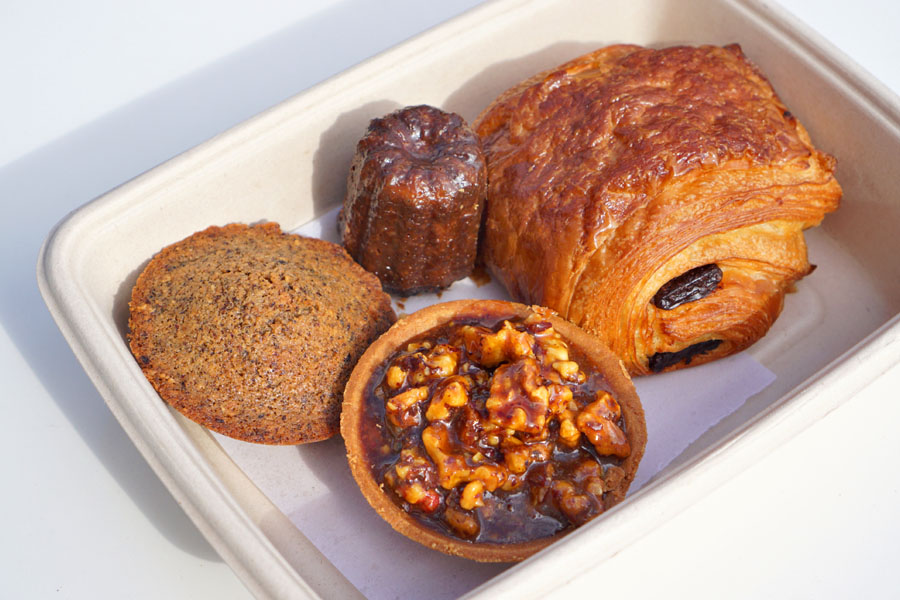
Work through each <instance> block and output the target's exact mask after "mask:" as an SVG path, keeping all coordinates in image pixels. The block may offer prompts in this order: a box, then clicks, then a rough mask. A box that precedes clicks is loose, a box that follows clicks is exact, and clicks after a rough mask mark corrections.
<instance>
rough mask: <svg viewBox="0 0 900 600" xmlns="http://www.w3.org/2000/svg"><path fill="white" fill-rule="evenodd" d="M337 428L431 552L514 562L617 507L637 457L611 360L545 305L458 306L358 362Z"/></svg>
mask: <svg viewBox="0 0 900 600" xmlns="http://www.w3.org/2000/svg"><path fill="white" fill-rule="evenodd" d="M341 435H342V436H343V437H344V441H345V443H346V446H347V456H348V460H349V464H350V468H351V471H352V473H353V476H354V478H355V479H356V481H357V483H358V484H359V486H360V489H361V490H362V492H363V495H364V496H365V497H366V499H367V500H368V501H369V503H370V504H371V505H372V507H373V508H375V510H376V511H377V512H378V514H379V515H380V516H381V517H383V518H384V519H385V520H386V521H387V522H388V523H390V524H391V525H392V526H393V527H394V529H396V530H397V531H399V532H400V533H402V534H404V535H406V536H407V537H409V538H411V539H413V540H415V541H417V542H420V543H421V544H423V545H425V546H427V547H429V548H433V549H436V550H440V551H442V552H445V553H448V554H452V555H456V556H462V557H466V558H470V559H473V560H479V561H486V562H511V561H518V560H522V559H524V558H526V557H528V556H530V555H531V554H533V553H534V552H536V551H537V550H540V549H541V548H543V547H544V546H546V545H547V544H549V543H550V542H552V541H553V540H555V539H558V538H559V537H560V536H562V535H565V534H566V533H568V532H570V531H571V530H573V529H574V528H576V527H578V526H580V525H582V524H584V523H586V522H588V521H590V520H591V519H593V518H595V517H597V516H598V515H600V514H601V513H603V512H604V511H605V510H607V509H608V508H610V507H611V506H613V505H614V504H616V503H618V502H620V501H621V500H622V499H623V498H624V497H625V493H626V491H627V490H628V487H629V485H630V484H631V481H632V480H633V478H634V475H635V472H636V471H637V467H638V464H639V463H640V460H641V457H642V455H643V452H644V446H645V444H646V439H647V432H646V426H645V422H644V412H643V408H642V407H641V403H640V400H639V399H638V397H637V394H636V393H635V390H634V386H633V385H632V383H631V379H630V378H629V377H628V374H627V373H626V371H625V369H624V367H623V366H622V363H621V361H620V360H619V359H618V358H616V357H615V356H614V355H613V354H612V353H611V352H610V351H609V350H608V349H607V348H606V347H605V346H604V345H603V344H602V343H600V341H599V340H598V339H597V338H596V337H595V336H592V335H589V334H587V333H585V332H584V331H582V330H581V329H579V328H578V327H576V326H574V325H572V324H571V323H569V322H567V321H565V320H563V319H561V318H559V317H558V316H557V315H556V314H554V313H552V311H549V310H547V309H544V308H539V307H527V306H525V305H522V304H517V303H512V302H503V301H496V300H481V301H479V300H459V301H455V302H445V303H441V304H436V305H432V306H429V307H427V308H425V309H422V310H420V311H418V312H416V313H414V314H412V315H410V316H408V317H404V318H402V319H400V320H399V321H398V322H397V323H396V324H395V325H394V326H393V327H392V328H391V329H389V330H388V331H387V333H385V334H384V335H383V336H381V337H380V338H379V339H378V340H377V341H376V342H375V343H374V344H372V346H370V347H369V348H368V349H367V350H366V352H365V353H364V354H363V356H362V358H360V360H359V362H358V363H357V365H356V367H355V368H354V370H353V373H352V374H351V376H350V380H349V381H348V383H347V387H346V389H345V391H344V404H343V407H342V412H341Z"/></svg>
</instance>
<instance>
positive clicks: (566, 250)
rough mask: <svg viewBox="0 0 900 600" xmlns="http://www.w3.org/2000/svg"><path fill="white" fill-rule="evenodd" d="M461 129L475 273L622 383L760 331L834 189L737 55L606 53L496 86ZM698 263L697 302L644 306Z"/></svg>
mask: <svg viewBox="0 0 900 600" xmlns="http://www.w3.org/2000/svg"><path fill="white" fill-rule="evenodd" d="M475 129H476V132H477V133H478V134H479V136H481V138H482V141H483V142H484V146H485V152H486V157H487V162H488V203H487V215H486V220H485V229H484V234H483V235H484V238H483V247H482V254H483V257H482V258H483V260H484V261H485V263H486V264H487V266H488V268H489V270H490V271H491V273H492V274H493V275H494V276H495V277H496V278H498V279H499V280H500V281H502V282H503V284H504V285H505V286H506V287H507V289H508V290H509V292H510V293H511V295H512V296H513V297H514V298H515V299H517V300H519V301H521V302H525V303H530V304H541V305H544V306H548V307H550V308H552V309H554V310H556V311H557V312H559V313H560V314H561V315H562V316H564V317H567V318H568V319H569V320H571V321H573V322H575V323H576V324H578V325H580V326H582V327H583V328H585V329H587V330H588V331H590V332H592V333H594V334H596V335H598V336H599V337H600V338H602V339H603V341H605V342H606V343H607V345H609V346H610V348H612V349H613V351H614V352H615V353H616V354H618V355H619V356H620V357H621V358H622V360H623V361H624V363H625V365H626V367H627V368H628V369H629V371H630V372H631V373H633V374H643V373H649V372H654V371H661V370H668V369H671V368H679V367H683V366H685V365H687V364H692V365H693V364H699V363H702V362H707V361H709V360H713V359H715V358H720V357H722V356H725V355H728V354H732V353H734V352H737V351H739V350H741V349H743V348H746V347H747V346H749V345H750V344H752V343H753V342H755V341H756V340H758V339H759V338H760V337H762V336H763V335H764V334H765V333H766V331H767V330H768V329H769V327H770V326H771V325H772V323H773V322H774V320H775V318H776V317H777V316H778V314H779V313H780V311H781V307H782V303H783V299H784V294H785V292H787V291H789V290H790V289H791V288H792V285H793V283H794V282H795V281H797V280H799V279H800V278H802V277H803V276H805V275H807V274H808V273H809V272H810V271H811V267H810V265H809V262H808V260H807V252H806V244H805V241H804V239H803V233H802V231H803V230H804V229H806V228H808V227H811V226H814V225H817V224H818V223H819V222H821V220H822V218H823V217H824V215H825V213H827V212H829V211H832V210H835V209H836V208H837V206H838V202H839V199H840V196H841V189H840V186H839V185H838V183H837V181H836V180H835V178H834V175H833V171H834V166H835V161H834V159H833V158H832V157H831V156H829V155H827V154H825V153H822V152H820V151H818V150H816V149H815V148H814V147H813V145H812V143H811V141H810V139H809V135H808V134H807V132H806V130H805V129H804V128H803V126H802V125H801V124H800V123H799V122H798V121H797V119H795V118H794V117H793V116H792V115H791V113H790V112H789V111H788V110H787V108H786V107H785V105H784V104H783V103H782V102H781V100H780V99H779V98H778V97H777V95H776V94H775V91H774V90H773V89H772V86H771V85H770V84H769V82H768V81H767V80H766V78H765V77H764V76H763V75H762V74H761V73H760V71H759V70H758V69H757V68H756V67H755V66H754V65H753V64H752V63H750V62H749V61H748V60H747V59H746V58H745V57H744V55H743V53H742V52H741V49H740V47H738V46H737V45H730V46H726V47H714V46H703V47H696V48H695V47H672V48H666V49H662V50H651V49H647V48H642V47H639V46H632V45H617V46H610V47H607V48H602V49H600V50H597V51H595V52H593V53H590V54H587V55H585V56H582V57H580V58H577V59H574V60H572V61H570V62H568V63H566V64H564V65H562V66H560V67H558V68H556V69H552V70H550V71H546V72H544V73H541V74H538V75H536V76H534V77H532V78H530V79H528V80H526V81H524V82H522V83H521V84H519V85H518V86H516V87H514V88H512V89H510V90H508V91H506V92H504V93H503V94H502V95H501V96H500V97H498V98H497V99H496V100H494V102H493V103H491V104H490V106H488V107H487V108H486V109H485V110H484V111H483V112H482V114H481V115H480V116H479V118H478V119H477V120H476V122H475ZM705 265H716V266H717V267H718V269H719V271H720V277H721V279H720V281H718V282H717V283H715V285H714V289H711V290H706V292H705V293H706V295H705V296H704V295H702V294H701V296H702V297H700V298H699V299H693V300H690V301H686V302H684V303H682V304H680V305H678V306H676V307H675V308H670V309H664V308H659V307H658V306H657V304H656V303H654V296H657V292H659V290H660V288H661V287H662V286H663V285H664V284H666V283H667V282H669V281H671V280H673V279H675V278H677V277H679V276H681V275H683V274H685V273H686V272H688V271H690V270H691V269H694V268H697V267H703V266H705ZM709 268H710V269H715V267H709Z"/></svg>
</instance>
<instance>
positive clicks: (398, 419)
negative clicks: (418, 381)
mask: <svg viewBox="0 0 900 600" xmlns="http://www.w3.org/2000/svg"><path fill="white" fill-rule="evenodd" d="M426 398H428V388H427V387H424V386H423V387H415V388H410V389H408V390H406V391H405V392H400V393H399V394H397V395H396V396H394V397H393V398H391V399H390V400H388V401H387V403H386V404H385V409H386V413H387V417H388V419H390V421H391V423H393V424H394V425H396V426H397V427H412V426H414V425H417V424H418V423H419V413H418V410H417V407H416V405H417V404H418V403H419V402H422V401H423V400H425V399H426Z"/></svg>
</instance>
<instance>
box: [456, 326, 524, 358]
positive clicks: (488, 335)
mask: <svg viewBox="0 0 900 600" xmlns="http://www.w3.org/2000/svg"><path fill="white" fill-rule="evenodd" d="M455 341H456V342H458V343H460V345H462V346H463V347H465V349H466V352H467V353H468V354H469V356H470V357H471V358H472V360H474V361H475V362H477V363H478V364H480V365H481V366H483V367H495V366H497V365H498V364H500V363H501V362H504V361H510V360H516V359H519V358H524V357H526V356H532V357H533V356H534V350H533V344H534V337H533V336H532V335H531V334H529V333H527V332H524V331H518V330H517V329H515V328H514V327H513V326H512V324H510V322H509V321H504V322H503V326H502V327H501V328H500V330H499V331H497V332H496V333H495V332H493V331H491V330H490V329H488V328H487V327H481V326H479V325H464V326H462V327H460V328H459V332H458V339H457V340H455Z"/></svg>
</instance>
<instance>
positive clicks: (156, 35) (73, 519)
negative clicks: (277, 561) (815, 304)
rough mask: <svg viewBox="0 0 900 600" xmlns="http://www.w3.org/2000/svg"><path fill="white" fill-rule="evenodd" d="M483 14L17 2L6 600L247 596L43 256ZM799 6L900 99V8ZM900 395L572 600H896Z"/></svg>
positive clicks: (3, 322)
mask: <svg viewBox="0 0 900 600" xmlns="http://www.w3.org/2000/svg"><path fill="white" fill-rule="evenodd" d="M474 4H477V2H476V1H475V0H467V1H457V2H441V3H438V2H429V3H425V2H414V1H412V0H402V1H401V0H392V1H385V2H365V1H362V0H344V1H341V2H339V1H331V2H330V1H327V0H316V1H314V2H312V1H307V2H304V3H299V2H289V1H286V0H285V1H276V0H269V1H258V2H254V3H252V4H251V3H249V2H247V3H241V2H235V1H229V0H218V1H212V0H188V1H185V0H182V1H179V2H176V1H174V0H156V1H155V2H153V3H142V4H132V3H127V2H114V1H112V0H109V1H104V0H83V1H82V2H79V3H62V2H51V1H49V0H37V1H26V0H6V1H5V2H3V3H2V4H0V201H2V208H3V217H4V218H3V225H2V226H3V235H2V236H0V382H2V383H0V403H2V404H0V408H2V413H0V414H2V415H3V418H2V423H0V474H2V476H3V478H2V481H3V486H2V493H0V515H2V516H0V519H2V535H0V540H2V542H0V597H3V598H50V597H52V598H162V597H165V598H208V597H209V598H222V599H224V598H247V597H248V593H247V591H246V590H245V589H244V588H243V586H242V584H241V583H240V581H239V580H238V579H237V577H236V576H235V575H234V574H233V573H232V572H231V570H230V569H229V568H228V567H227V566H226V565H225V564H224V563H223V562H222V561H221V559H219V558H218V556H217V555H216V554H215V552H214V551H213V550H212V549H211V547H210V546H209V544H208V543H207V542H206V541H205V540H204V539H203V538H202V537H201V536H200V534H199V533H198V532H197V530H196V529H195V528H194V526H193V524H192V523H191V522H190V521H189V520H188V519H187V517H186V516H185V515H184V514H183V513H182V512H181V509H180V508H179V507H178V505H177V504H176V503H175V502H174V501H173V500H172V498H171V496H169V494H168V492H167V491H166V490H165V489H164V487H163V486H162V484H161V483H159V481H158V480H157V479H156V477H155V476H154V475H153V473H152V472H151V471H150V469H149V468H148V467H147V466H146V464H145V463H144V461H143V459H142V458H141V456H140V455H139V454H138V452H137V450H135V449H134V447H133V446H132V445H131V443H130V441H129V440H128V438H127V437H126V435H125V434H124V433H123V431H122V430H121V429H120V428H119V426H118V424H117V422H116V421H115V419H114V418H113V417H112V415H111V414H110V413H109V411H108V410H107V408H106V406H105V404H104V403H103V401H102V399H101V398H100V396H99V395H98V394H97V392H96V391H95V389H94V388H93V386H92V385H91V383H90V381H89V380H88V378H87V376H86V375H85V374H84V373H83V371H82V370H81V368H80V366H79V365H78V363H77V361H76V360H75V359H74V357H73V356H72V354H71V352H70V350H69V348H68V346H67V345H66V343H65V341H64V340H63V338H62V336H61V335H60V334H59V332H58V331H57V329H56V327H55V325H54V324H53V322H52V320H51V318H50V316H49V313H48V312H47V310H46V308H45V307H44V305H43V302H42V300H41V299H40V296H39V293H38V291H37V286H36V283H35V278H34V266H35V261H36V258H37V252H38V249H39V247H40V243H41V242H42V240H43V239H44V237H45V236H46V234H47V233H48V231H49V230H50V228H51V227H52V226H53V225H54V224H55V223H56V222H57V221H58V220H60V219H61V218H62V217H63V216H64V215H65V214H66V213H67V212H69V211H71V210H73V209H75V208H77V207H78V206H80V205H81V204H83V203H85V202H86V201H88V200H90V199H91V198H93V197H95V196H97V195H99V194H101V193H103V192H105V191H107V190H108V189H110V188H111V187H114V186H115V185H117V184H119V183H121V182H123V181H125V180H127V179H129V178H131V177H133V176H135V175H137V174H139V173H141V172H143V171H145V170H147V169H149V168H151V167H153V166H154V165H156V164H158V163H160V162H162V161H164V160H166V159H167V158H169V157H171V156H173V155H174V154H177V153H179V152H181V151H183V150H185V149H187V148H189V147H191V146H194V145H196V144H197V143H199V142H201V141H203V140H205V139H207V138H209V137H211V136H212V135H215V134H216V133H218V132H220V131H222V130H224V129H226V128H228V127H230V126H232V125H234V124H236V123H238V122H240V121H242V120H244V119H246V118H247V117H249V116H251V115H253V114H255V113H257V112H259V111H261V110H263V109H265V108H267V107H269V106H271V105H272V104H274V103H276V102H278V101H280V100H282V99H284V98H287V97H289V96H290V95H292V94H294V93H296V92H298V91H301V90H303V89H304V88H306V87H309V86H310V85H313V84H315V83H316V82H318V81H321V80H322V79H324V78H326V77H328V76H330V75H333V74H336V73H338V72H339V71H341V70H342V69H344V68H346V67H348V66H350V65H352V64H354V63H356V62H359V61H360V60H363V59H365V58H366V57H368V56H371V55H373V54H375V53H377V52H378V51H380V50H382V49H384V48H386V47H388V46H390V45H393V44H395V43H398V42H400V41H402V40H403V39H406V38H407V37H409V36H411V35H414V34H416V33H418V32H420V31H422V30H424V29H426V28H427V27H430V26H431V25H433V24H437V23H439V22H441V21H443V20H445V19H446V18H449V17H450V16H452V15H454V14H456V13H458V12H461V11H463V10H465V9H466V8H467V7H469V6H471V5H474ZM781 4H783V5H784V6H785V7H787V8H788V9H789V10H791V11H792V12H794V13H795V14H796V15H798V16H799V17H800V18H801V19H802V20H804V21H806V22H807V23H808V24H809V25H810V26H811V27H812V28H814V29H815V30H817V31H818V32H819V33H820V34H822V35H823V36H824V37H826V38H827V39H829V40H830V41H831V42H832V43H833V44H835V45H836V46H837V47H838V48H840V49H841V50H842V51H844V52H845V53H847V54H848V55H849V56H850V57H851V58H853V59H854V60H856V61H857V62H858V63H859V64H860V65H862V66H863V68H865V69H867V70H868V71H869V72H870V73H872V74H874V75H875V76H876V77H877V78H879V79H881V80H882V81H883V82H884V83H885V84H887V85H888V86H889V87H891V89H893V90H894V92H895V93H897V92H900V59H898V57H900V40H898V37H900V36H898V25H900V8H898V5H897V4H895V3H894V2H889V1H887V0H885V1H878V0H857V1H855V2H852V3H847V2H822V1H821V0H820V1H819V2H813V1H801V0H784V1H783V2H782V3H781ZM884 160H885V161H886V162H888V163H892V164H894V165H895V164H896V162H897V160H898V159H897V157H884ZM892 260H897V258H896V257H893V258H892ZM898 359H900V357H898ZM898 389H900V366H897V367H895V368H894V369H893V370H892V371H891V372H889V373H888V374H887V375H886V376H884V377H882V378H881V379H879V380H877V381H876V382H875V383H874V384H873V385H870V386H869V387H868V388H867V389H866V390H864V391H863V392H861V393H860V394H858V395H857V396H855V397H854V398H853V399H852V400H850V401H848V402H847V403H845V404H844V405H842V406H841V407H840V408H838V409H837V410H835V411H833V412H832V413H830V414H829V415H828V416H827V417H825V418H824V419H823V420H822V421H821V422H820V423H818V424H817V425H815V426H814V427H812V428H810V429H808V430H806V431H804V432H803V433H801V434H800V435H798V436H797V437H796V438H795V439H793V440H792V441H790V442H789V443H787V444H786V445H784V446H783V447H781V448H779V449H778V450H777V451H775V452H773V453H772V454H770V455H768V456H765V457H760V461H759V463H758V464H756V465H755V466H753V467H752V468H750V469H749V470H747V471H745V472H743V473H741V474H740V475H738V476H736V477H735V478H734V479H733V480H731V481H730V482H728V483H727V484H726V485H724V486H723V487H722V488H720V489H718V490H717V491H716V492H715V493H713V494H711V495H709V496H708V497H707V498H705V499H704V500H703V501H702V502H700V503H698V504H697V505H695V506H693V507H692V508H690V509H689V510H687V511H685V512H684V513H682V514H681V515H679V516H678V517H676V518H674V519H672V520H671V521H669V522H668V523H667V524H666V525H664V526H663V527H661V528H659V529H658V530H657V531H655V532H654V533H653V534H652V535H650V536H648V537H646V538H644V539H642V540H640V541H639V542H637V543H636V544H634V545H633V546H631V547H629V548H628V549H627V550H626V551H624V552H621V553H620V554H618V555H616V556H615V557H613V558H612V559H611V560H609V561H607V562H606V563H604V564H603V565H601V566H600V567H598V568H597V569H595V570H593V571H592V572H590V573H586V574H578V573H572V574H569V575H568V579H567V585H566V586H565V587H563V588H561V589H560V591H559V594H558V595H559V597H563V596H569V595H570V594H572V593H576V592H580V593H586V594H587V593H589V594H590V596H591V597H593V596H595V595H596V593H597V590H598V589H601V588H602V589H603V593H604V595H609V594H619V595H618V597H622V595H621V594H624V593H625V591H624V590H628V593H630V594H631V596H630V597H632V598H633V597H660V596H662V595H665V596H666V597H673V596H674V597H685V596H689V595H690V596H692V597H704V598H719V597H729V598H734V597H746V598H758V597H784V598H801V597H803V598H848V597H870V598H871V597H876V598H891V597H894V598H896V597H900V581H898V576H897V573H896V565H898V564H900V509H898V506H900V490H898V487H900V435H898V427H897V424H898V423H900V403H898V397H900V393H898Z"/></svg>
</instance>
